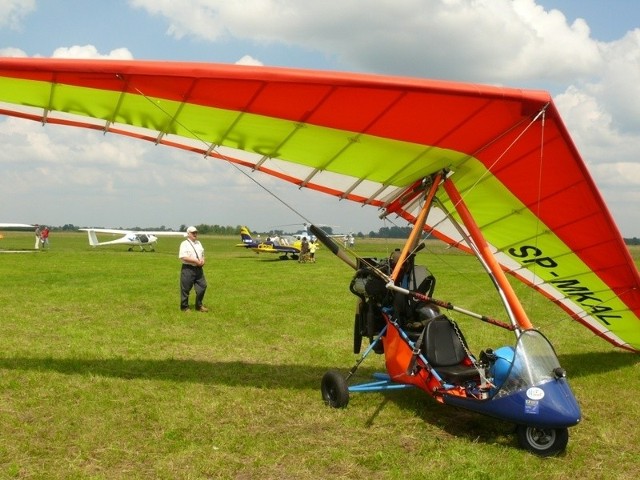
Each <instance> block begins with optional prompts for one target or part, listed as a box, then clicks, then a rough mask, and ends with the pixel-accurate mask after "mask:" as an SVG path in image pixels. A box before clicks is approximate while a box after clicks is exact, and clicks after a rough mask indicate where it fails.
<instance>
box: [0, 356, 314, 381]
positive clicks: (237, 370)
mask: <svg viewBox="0 0 640 480" xmlns="http://www.w3.org/2000/svg"><path fill="white" fill-rule="evenodd" d="M0 368H2V369H6V370H25V371H41V372H44V371H50V372H57V373H62V374H66V375H98V376H103V377H111V378H122V379H132V380H135V379H145V380H159V381H169V382H193V383H202V384H220V385H228V386H258V387H261V388H293V389H309V388H318V389H319V388H320V380H321V378H322V376H323V375H324V374H325V372H326V371H327V369H324V368H322V367H310V366H307V365H269V364H264V363H248V362H242V361H228V362H227V361H221V362H207V361H198V360H181V359H164V360H145V359H123V358H106V359H87V358H54V357H44V358H27V357H8V358H2V357H0Z"/></svg>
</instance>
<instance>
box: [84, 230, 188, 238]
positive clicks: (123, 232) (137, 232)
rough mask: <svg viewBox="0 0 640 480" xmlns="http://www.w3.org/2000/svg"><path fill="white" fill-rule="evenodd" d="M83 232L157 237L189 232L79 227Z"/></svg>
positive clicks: (179, 235)
mask: <svg viewBox="0 0 640 480" xmlns="http://www.w3.org/2000/svg"><path fill="white" fill-rule="evenodd" d="M78 230H79V231H81V232H96V233H111V234H114V235H128V234H134V235H154V236H156V237H162V236H165V237H186V236H187V234H186V233H185V232H168V231H166V230H162V231H159V232H155V231H152V230H121V229H117V228H79V229H78Z"/></svg>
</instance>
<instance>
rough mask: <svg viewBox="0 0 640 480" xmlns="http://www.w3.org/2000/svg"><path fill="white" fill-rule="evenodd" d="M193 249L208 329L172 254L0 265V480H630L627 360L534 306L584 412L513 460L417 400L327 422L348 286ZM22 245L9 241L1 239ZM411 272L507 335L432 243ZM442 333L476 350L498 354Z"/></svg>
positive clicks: (248, 256) (505, 443)
mask: <svg viewBox="0 0 640 480" xmlns="http://www.w3.org/2000/svg"><path fill="white" fill-rule="evenodd" d="M201 241H202V242H203V244H204V246H205V248H206V250H207V257H208V264H207V267H206V274H207V278H208V281H209V289H208V291H207V295H206V298H205V304H206V305H207V306H208V307H209V308H210V312H209V313H207V314H201V313H196V312H191V313H182V312H180V311H179V308H178V307H179V292H178V272H179V262H178V260H177V258H176V256H177V250H178V244H179V242H180V239H170V238H167V239H164V238H163V239H161V240H160V243H159V245H158V248H157V251H156V252H153V253H138V252H128V251H126V249H124V248H116V247H113V248H109V247H105V248H104V249H91V248H90V247H89V246H88V245H87V240H86V236H85V234H84V233H82V234H81V233H56V232H54V233H53V234H52V236H51V243H52V248H51V250H50V251H47V252H38V253H16V254H9V253H6V254H0V305H1V307H0V308H1V320H0V322H1V325H2V330H1V334H0V478H1V479H5V478H19V479H143V478H144V479H147V478H158V479H200V478H223V479H254V478H255V479H329V478H341V479H342V478H344V479H372V478H374V479H407V478H416V479H418V478H427V479H428V478H437V479H443V478H444V479H447V478H456V479H481V478H482V479H484V478H491V479H508V478H517V477H520V478H534V479H565V478H575V479H635V478H637V476H638V472H639V471H640V454H639V451H638V445H640V428H638V425H639V424H640V357H639V356H637V355H634V354H630V353H627V352H622V351H618V350H616V349H614V348H613V347H612V346H611V345H609V344H608V343H606V342H604V341H603V340H600V339H598V338H596V337H595V336H594V335H593V334H591V333H590V332H589V331H588V330H587V329H585V328H583V327H581V326H579V325H577V324H574V323H573V322H571V321H570V320H569V319H568V317H567V316H566V314H564V313H563V312H562V311H560V310H558V309H557V308H556V307H554V306H553V305H551V304H550V302H547V301H545V300H544V299H542V297H541V296H540V295H538V294H535V292H532V291H530V290H529V289H526V290H525V289H518V291H519V292H520V296H521V298H522V300H523V303H524V304H525V308H526V309H527V310H528V312H529V315H530V317H531V318H532V321H533V323H534V324H535V325H536V326H537V327H539V328H540V329H541V330H542V331H543V332H544V333H545V334H546V335H547V336H548V337H549V338H550V339H551V340H552V342H553V343H554V346H555V347H556V350H557V352H558V354H559V358H560V362H561V363H562V365H563V366H564V367H565V368H566V370H567V371H568V375H569V380H570V384H571V387H572V389H573V390H574V392H575V394H576V396H577V398H578V401H579V403H580V405H581V408H582V413H583V421H582V422H581V423H580V424H579V425H578V426H576V427H574V428H571V429H570V440H569V446H568V449H567V451H566V453H565V454H564V455H562V456H559V457H557V458H552V459H541V458H538V457H535V456H533V455H531V454H528V453H526V452H525V451H523V450H520V449H519V448H518V446H517V440H516V438H515V436H514V435H513V427H512V425H510V424H507V423H503V422H500V421H497V420H493V419H490V418H487V417H483V416H480V415H476V414H472V413H468V412H466V411H463V410H458V409H455V408H452V407H447V406H442V405H439V404H437V403H436V402H434V401H433V400H432V399H431V398H429V397H428V396H427V395H425V394H424V393H422V392H420V391H408V392H406V391H405V392H402V393H388V394H353V395H352V397H351V401H350V403H349V406H348V407H347V408H346V409H344V410H335V409H330V408H328V407H325V405H324V404H323V402H322V400H321V396H320V390H319V385H320V379H321V378H322V375H323V374H324V373H325V372H326V371H327V370H328V369H331V368H339V369H341V370H343V371H345V372H346V371H347V370H348V369H349V368H350V367H351V366H352V365H353V364H354V362H355V360H356V359H357V357H356V356H355V355H354V354H353V353H352V337H351V335H352V331H353V309H354V305H355V297H354V296H353V295H352V294H350V293H349V291H348V284H349V281H350V278H351V275H352V271H350V270H349V268H348V267H347V266H346V265H344V264H343V263H342V262H340V260H339V259H337V258H336V257H334V256H332V255H331V254H330V253H328V252H327V250H326V249H321V250H320V251H319V253H318V254H317V257H318V262H317V263H315V264H299V263H297V262H292V261H279V260H277V259H275V258H274V257H266V256H256V255H255V254H253V253H251V252H249V251H246V250H244V249H239V248H234V244H235V243H237V242H238V239H237V238H231V237H226V238H225V237H221V238H217V237H216V238H214V237H206V236H205V237H204V238H202V239H201ZM31 244H32V242H31V236H30V235H28V234H25V233H11V232H9V233H5V238H4V239H3V240H0V248H3V249H14V248H15V249H20V248H29V247H31V246H32V245H31ZM396 246H400V242H394V241H381V240H378V241H366V240H363V241H359V242H358V243H357V245H356V250H357V251H358V253H359V254H361V255H364V256H386V255H387V254H388V252H389V251H391V250H392V249H393V248H394V247H396ZM429 252H432V253H438V255H437V256H435V258H434V259H433V260H431V255H429ZM638 253H639V250H633V255H634V258H635V259H636V263H638V261H639V260H638V258H639V255H638ZM428 255H429V256H428ZM427 262H428V265H429V267H430V269H431V270H432V272H434V274H435V275H436V277H437V279H438V285H437V287H436V295H435V296H436V297H438V298H442V299H444V300H448V301H451V302H452V303H454V304H455V303H458V304H460V305H461V306H464V307H465V308H468V309H470V310H474V311H478V312H481V313H484V314H487V315H491V316H496V317H498V318H503V319H504V314H503V313H502V310H501V308H500V306H499V304H498V303H497V299H496V298H495V297H496V295H495V294H494V293H493V288H492V287H491V286H490V285H489V283H488V280H486V279H485V276H484V274H482V273H481V272H480V271H479V268H478V267H477V266H476V263H475V261H474V260H473V259H471V258H470V257H467V256H465V255H462V254H460V253H457V252H454V251H452V250H445V249H443V248H442V247H440V246H438V245H437V244H433V245H429V247H428V248H427V249H426V250H424V251H423V252H421V253H420V254H419V256H418V263H427ZM453 316H454V318H455V319H456V320H457V321H458V322H459V324H460V325H461V327H462V328H463V330H464V332H465V335H466V337H467V339H468V340H469V341H470V344H471V348H472V350H473V351H474V352H476V353H477V352H479V350H480V349H481V348H486V347H494V348H495V347H498V346H500V345H503V344H505V342H507V341H509V343H511V342H510V337H505V336H504V334H503V333H502V331H500V330H499V329H496V328H494V327H489V326H487V325H485V324H483V323H480V322H478V321H476V320H473V319H469V318H466V317H462V316H460V315H457V314H456V315H453ZM379 370H383V361H382V358H381V357H375V358H369V359H367V361H366V362H365V363H364V364H363V365H362V366H361V368H360V369H359V371H358V378H359V379H360V380H367V379H368V378H369V376H370V374H371V373H373V372H374V371H379Z"/></svg>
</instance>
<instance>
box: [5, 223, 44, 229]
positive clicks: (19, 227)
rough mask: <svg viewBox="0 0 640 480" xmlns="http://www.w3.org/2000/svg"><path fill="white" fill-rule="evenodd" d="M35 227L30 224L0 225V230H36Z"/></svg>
mask: <svg viewBox="0 0 640 480" xmlns="http://www.w3.org/2000/svg"><path fill="white" fill-rule="evenodd" d="M35 229H36V226H35V225H29V224H28V223H0V230H35Z"/></svg>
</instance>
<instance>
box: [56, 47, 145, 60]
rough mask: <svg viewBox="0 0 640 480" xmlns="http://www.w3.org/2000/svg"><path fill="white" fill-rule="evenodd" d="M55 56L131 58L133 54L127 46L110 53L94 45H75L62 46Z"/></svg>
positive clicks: (57, 49)
mask: <svg viewBox="0 0 640 480" xmlns="http://www.w3.org/2000/svg"><path fill="white" fill-rule="evenodd" d="M51 56H52V57H53V58H95V59H100V58H102V59H107V58H108V59H113V60H131V59H133V55H132V54H131V52H130V51H129V50H128V49H126V48H116V49H114V50H111V51H110V52H109V53H106V54H103V53H100V52H98V49H97V48H96V47H95V46H93V45H73V46H71V47H60V48H56V49H55V50H54V51H53V55H51Z"/></svg>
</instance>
